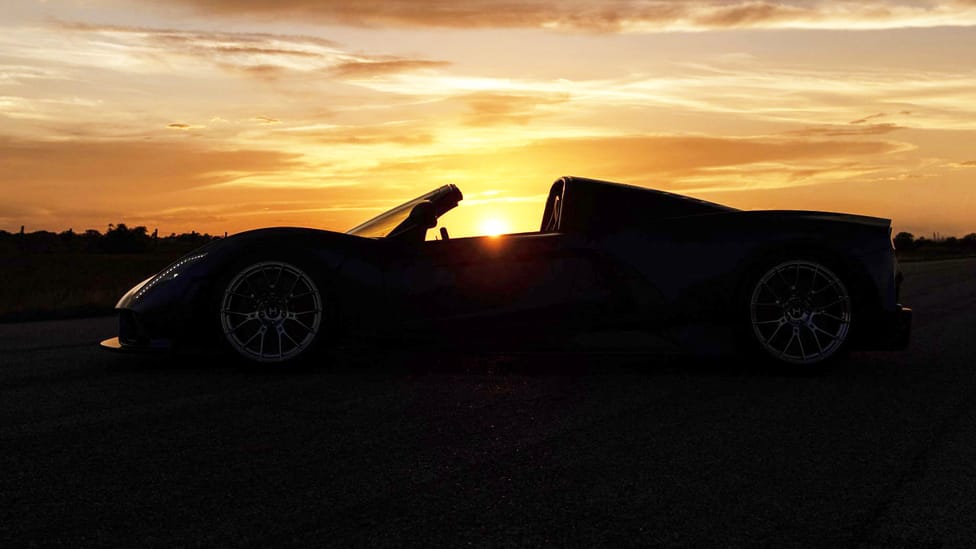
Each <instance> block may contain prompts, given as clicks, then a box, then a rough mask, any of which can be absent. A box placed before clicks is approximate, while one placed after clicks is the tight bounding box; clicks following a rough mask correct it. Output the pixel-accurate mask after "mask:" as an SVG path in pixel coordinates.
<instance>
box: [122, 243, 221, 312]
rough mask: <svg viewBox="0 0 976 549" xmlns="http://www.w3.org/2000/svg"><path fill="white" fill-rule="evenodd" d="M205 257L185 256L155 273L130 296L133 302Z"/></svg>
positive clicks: (205, 254) (203, 254) (198, 255)
mask: <svg viewBox="0 0 976 549" xmlns="http://www.w3.org/2000/svg"><path fill="white" fill-rule="evenodd" d="M206 256H207V253H206V252H204V253H202V254H196V255H191V256H187V257H184V258H183V259H180V260H179V261H177V262H176V263H173V264H172V265H170V266H169V267H166V268H165V269H163V270H162V271H160V272H159V273H157V274H156V276H154V277H152V278H150V279H148V280H146V281H145V282H143V283H142V284H140V285H139V286H137V288H138V289H137V290H136V292H135V295H133V296H132V299H133V301H134V300H137V299H139V298H140V297H142V296H143V295H144V294H145V293H146V292H148V291H149V290H152V289H153V288H155V287H156V286H158V285H160V284H162V283H163V282H169V281H170V280H173V279H174V278H176V277H178V276H180V273H181V272H182V271H183V269H184V268H186V267H187V266H188V265H191V264H193V263H196V262H197V261H200V260H201V259H203V258H204V257H206Z"/></svg>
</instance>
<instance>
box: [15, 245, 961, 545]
mask: <svg viewBox="0 0 976 549" xmlns="http://www.w3.org/2000/svg"><path fill="white" fill-rule="evenodd" d="M904 268H905V274H906V281H905V286H904V301H905V302H906V303H907V304H910V305H912V306H913V307H914V308H915V312H916V316H915V328H914V339H913V343H912V346H911V347H910V349H909V350H907V351H905V352H901V353H863V354H855V355H852V356H851V357H850V358H848V359H846V360H845V361H844V362H843V363H841V364H840V365H838V367H837V368H835V369H833V370H831V371H829V372H827V373H826V374H824V375H821V376H816V377H795V376H794V377H791V376H780V375H776V374H773V373H769V372H761V371H756V370H754V369H750V368H748V367H745V366H739V365H735V364H732V363H730V361H723V360H714V359H710V360H704V359H694V358H681V357H671V358H669V357H662V356H649V355H600V354H585V355H578V356H566V355H562V356H561V355H555V354H550V355H479V356H473V355H466V356H462V355H457V354H453V355H451V354H440V355H429V354H420V353H417V352H397V353H385V354H384V353H381V352H379V351H367V350H361V351H359V352H353V353H348V354H347V355H342V356H339V357H338V360H337V364H336V366H335V367H334V369H332V370H331V371H307V372H300V373H292V374H288V375H270V374H260V373H255V372H244V371H240V370H237V369H234V368H233V367H231V366H229V365H225V364H221V363H220V361H219V360H215V359H213V358H201V359H198V360H189V359H186V358H173V357H168V358H144V357H132V356H124V355H115V354H110V353H106V352H104V351H101V350H100V349H98V348H97V346H96V342H97V341H98V340H100V339H102V338H104V337H108V336H111V335H113V330H114V321H113V320H112V319H106V318H98V319H86V320H75V321H58V322H39V323H26V324H7V325H0V546H3V547H13V546H20V545H30V544H36V545H39V546H57V545H64V546H72V547H74V546H83V545H116V546H166V547H170V546H174V545H177V546H187V545H188V546H196V545H205V546H212V545H248V544H252V545H258V546H268V545H275V546H278V545H290V544H294V545H303V546H304V545H314V546H322V545H330V546H357V545H389V546H403V545H407V544H410V545H414V544H425V545H451V546H459V545H466V544H471V545H475V546H484V545H503V546H508V545H543V544H554V545H560V546H563V545H568V546H587V547H589V546H619V545H650V544H661V545H686V546H687V545H703V544H709V545H723V546H726V545H750V546H751V545H757V544H766V545H771V546H776V547H781V546H794V545H807V546H809V545H823V544H826V543H829V544H841V545H847V546H849V545H861V546H868V547H901V546H905V547H918V546H938V545H939V544H944V545H946V546H972V545H974V544H976V259H966V260H953V261H940V262H930V263H914V264H907V265H905V266H904Z"/></svg>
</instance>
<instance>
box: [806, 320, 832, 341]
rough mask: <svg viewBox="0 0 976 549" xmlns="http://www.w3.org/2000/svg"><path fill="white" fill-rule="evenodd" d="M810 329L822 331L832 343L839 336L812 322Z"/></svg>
mask: <svg viewBox="0 0 976 549" xmlns="http://www.w3.org/2000/svg"><path fill="white" fill-rule="evenodd" d="M810 329H811V330H813V331H814V332H820V333H821V334H823V335H825V336H827V337H829V338H830V342H831V343H833V342H834V340H835V339H837V336H835V335H834V334H832V333H830V332H828V331H827V330H824V329H823V328H821V327H820V326H817V325H816V324H813V323H812V322H811V323H810Z"/></svg>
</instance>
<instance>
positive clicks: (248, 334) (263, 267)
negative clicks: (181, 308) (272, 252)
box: [219, 261, 323, 363]
mask: <svg viewBox="0 0 976 549" xmlns="http://www.w3.org/2000/svg"><path fill="white" fill-rule="evenodd" d="M223 288H224V289H223V296H222V299H221V301H220V313H219V314H220V325H221V328H222V330H223V335H224V341H225V342H226V343H227V345H228V346H229V347H230V348H231V349H232V350H233V351H235V352H236V353H237V354H238V355H240V356H241V357H242V358H244V359H246V360H248V361H250V362H255V363H291V362H294V361H297V360H298V359H300V358H302V357H304V356H305V355H307V354H308V353H309V351H311V350H312V349H313V348H314V346H315V345H316V343H317V341H318V339H319V336H320V333H319V332H320V330H321V328H322V326H323V322H322V320H323V318H322V317H323V296H322V294H321V292H320V291H319V289H318V287H317V286H316V285H315V282H314V281H313V279H312V277H311V276H310V275H309V274H308V273H307V272H305V271H304V270H302V269H301V268H299V267H297V266H295V265H293V264H291V263H287V262H284V261H261V262H257V263H253V264H250V265H247V266H245V267H243V268H242V269H240V270H239V271H238V272H237V273H236V275H234V276H233V277H232V278H230V280H229V281H228V282H227V283H226V285H225V286H224V287H223Z"/></svg>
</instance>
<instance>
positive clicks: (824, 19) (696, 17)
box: [178, 0, 976, 32]
mask: <svg viewBox="0 0 976 549" xmlns="http://www.w3.org/2000/svg"><path fill="white" fill-rule="evenodd" d="M178 1H179V2H181V3H183V4H186V5H188V6H189V7H191V8H192V9H194V10H196V11H198V12H202V13H209V14H214V15H223V16H226V15H237V16H246V17H260V18H266V17H269V16H276V17H292V18H296V19H303V20H308V19H312V20H319V21H326V22H332V23H340V24H346V25H360V26H364V27H389V26H411V27H453V28H488V27H496V28H516V27H522V28H527V27H528V28H531V27H535V28H551V29H563V30H582V31H587V32H660V31H688V30H707V29H729V28H804V29H806V28H816V29H847V30H849V29H889V28H902V27H933V26H945V25H973V24H976V5H973V3H972V2H966V1H956V2H953V1H948V2H938V1H922V2H913V3H900V2H898V3H896V2H888V1H884V0H867V1H865V2H849V1H844V0H824V1H819V2H809V1H805V0H786V1H778V2H771V1H764V0H758V1H757V0H682V1H665V0H523V1H521V2H512V1H511V0H469V1H466V2H457V1H455V0H380V1H375V2H347V1H345V0H316V1H310V0H252V1H249V2H239V1H237V0H212V1H207V2H201V1H200V0H178Z"/></svg>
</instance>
